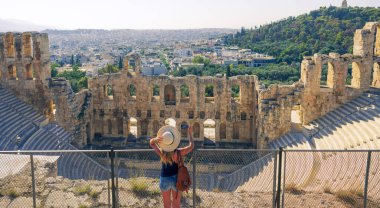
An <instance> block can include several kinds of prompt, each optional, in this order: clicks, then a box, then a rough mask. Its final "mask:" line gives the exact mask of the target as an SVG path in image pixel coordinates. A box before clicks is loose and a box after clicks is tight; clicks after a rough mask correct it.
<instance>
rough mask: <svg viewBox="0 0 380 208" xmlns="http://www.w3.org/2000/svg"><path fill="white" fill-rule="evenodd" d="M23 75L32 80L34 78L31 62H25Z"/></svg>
mask: <svg viewBox="0 0 380 208" xmlns="http://www.w3.org/2000/svg"><path fill="white" fill-rule="evenodd" d="M25 75H26V76H25V77H26V79H28V80H33V79H34V70H33V66H32V64H26V66H25Z"/></svg>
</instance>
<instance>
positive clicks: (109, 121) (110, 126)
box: [107, 119, 112, 134]
mask: <svg viewBox="0 0 380 208" xmlns="http://www.w3.org/2000/svg"><path fill="white" fill-rule="evenodd" d="M107 134H112V121H111V119H107Z"/></svg>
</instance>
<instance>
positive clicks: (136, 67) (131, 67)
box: [124, 52, 141, 75]
mask: <svg viewBox="0 0 380 208" xmlns="http://www.w3.org/2000/svg"><path fill="white" fill-rule="evenodd" d="M124 70H126V71H129V72H131V73H132V75H136V74H139V73H141V57H140V55H139V54H137V53H136V52H131V53H129V54H128V55H127V56H126V57H125V59H124Z"/></svg>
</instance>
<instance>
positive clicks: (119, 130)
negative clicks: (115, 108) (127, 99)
mask: <svg viewBox="0 0 380 208" xmlns="http://www.w3.org/2000/svg"><path fill="white" fill-rule="evenodd" d="M117 133H118V134H119V135H123V134H124V128H123V119H122V118H118V119H117Z"/></svg>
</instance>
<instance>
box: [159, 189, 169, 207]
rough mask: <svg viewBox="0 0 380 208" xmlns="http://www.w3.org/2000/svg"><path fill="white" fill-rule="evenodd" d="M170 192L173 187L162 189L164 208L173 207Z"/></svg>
mask: <svg viewBox="0 0 380 208" xmlns="http://www.w3.org/2000/svg"><path fill="white" fill-rule="evenodd" d="M170 192H171V189H169V190H168V191H161V193H162V198H163V201H164V208H171V201H170Z"/></svg>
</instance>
